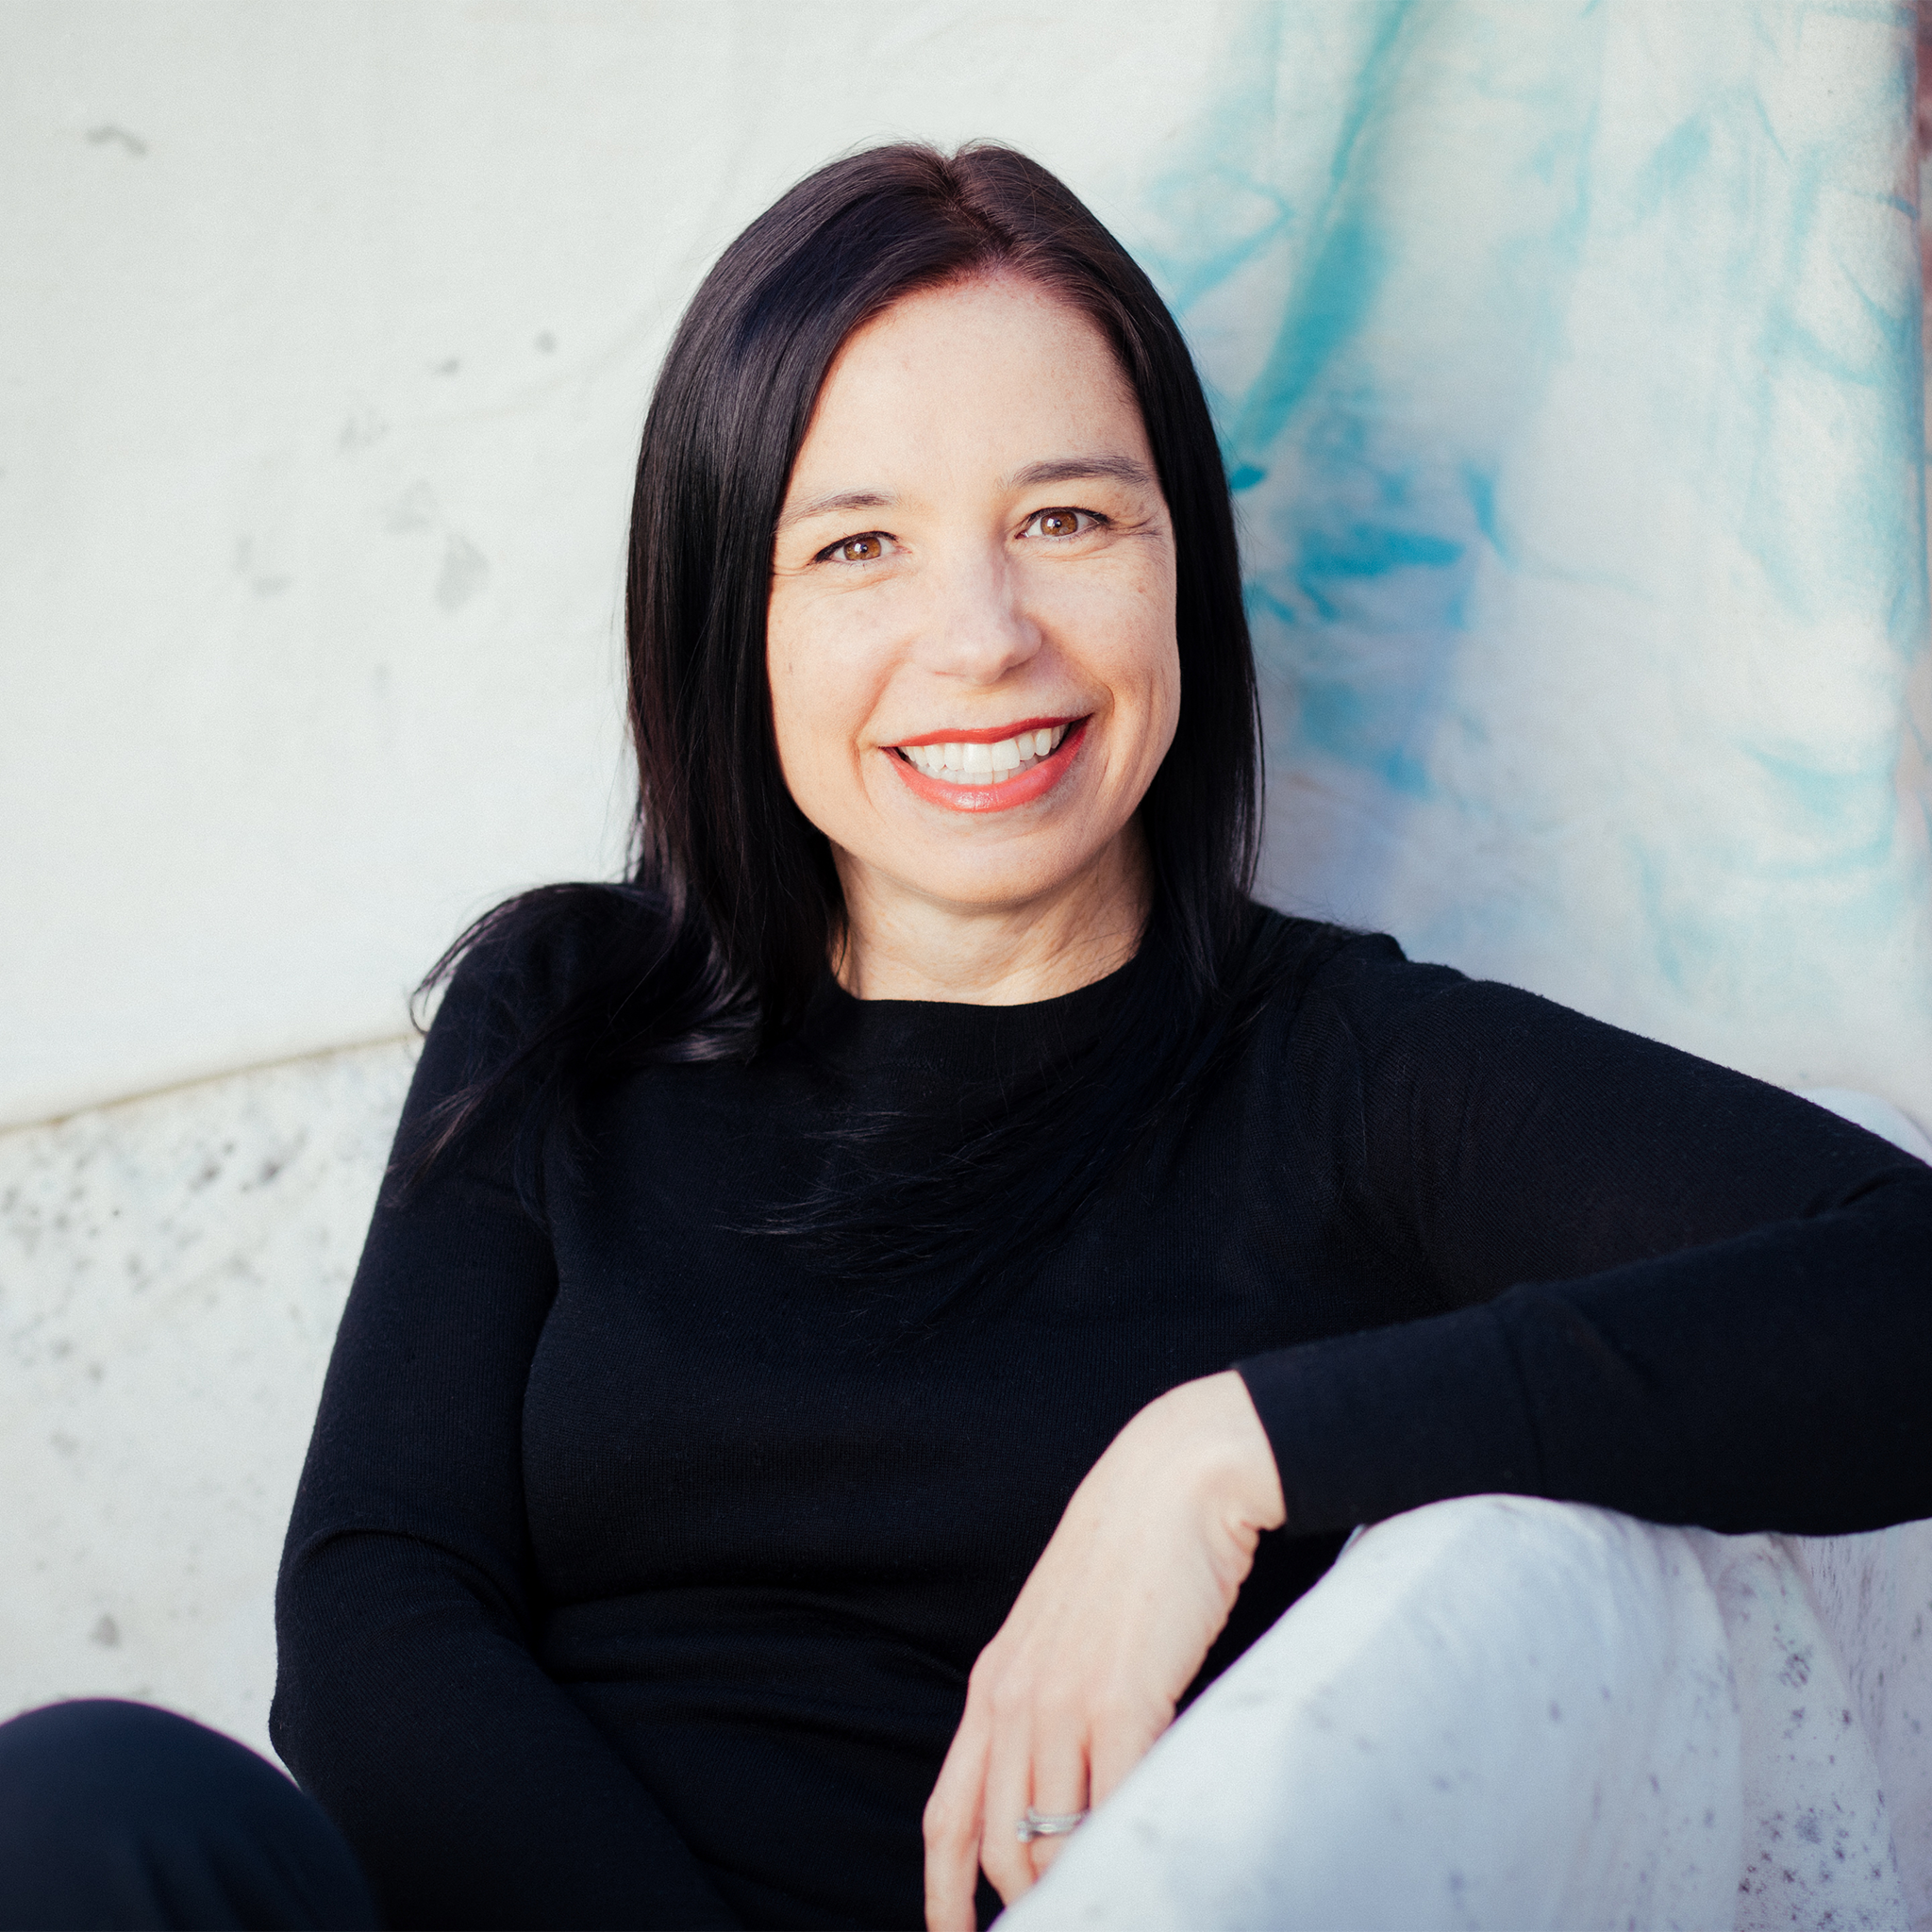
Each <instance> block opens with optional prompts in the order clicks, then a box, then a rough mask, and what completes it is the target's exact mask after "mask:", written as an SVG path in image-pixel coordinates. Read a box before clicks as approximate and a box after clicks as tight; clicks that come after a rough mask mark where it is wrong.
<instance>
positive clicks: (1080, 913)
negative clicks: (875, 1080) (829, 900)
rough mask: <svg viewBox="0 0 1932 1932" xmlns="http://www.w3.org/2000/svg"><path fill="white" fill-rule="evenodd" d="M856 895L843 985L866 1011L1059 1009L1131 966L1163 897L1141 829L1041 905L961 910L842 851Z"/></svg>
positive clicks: (850, 893) (838, 967) (842, 866)
mask: <svg viewBox="0 0 1932 1932" xmlns="http://www.w3.org/2000/svg"><path fill="white" fill-rule="evenodd" d="M834 857H835V858H836V859H837V862H838V866H839V879H840V883H841V886H842V887H843V888H844V893H845V914H846V930H845V937H844V943H843V945H842V946H841V949H840V951H839V953H838V955H837V956H836V958H834V961H833V965H834V970H835V971H836V973H837V974H838V978H839V984H840V985H841V986H842V987H843V988H844V989H845V991H847V992H849V993H851V994H852V995H853V997H854V998H856V999H861V1000H944V1001H950V1002H953V1003H956V1004H958V1005H963V1006H975V1007H1018V1006H1024V1005H1026V1004H1028V1003H1029V1002H1031V1001H1034V1000H1051V999H1058V997H1059V996H1060V995H1061V994H1062V993H1069V992H1074V991H1078V990H1079V989H1080V988H1081V987H1083V986H1091V984H1092V983H1093V982H1094V981H1095V980H1096V979H1105V978H1106V977H1107V975H1108V974H1109V973H1112V972H1115V971H1117V970H1118V969H1119V968H1120V967H1123V966H1124V965H1125V964H1126V963H1127V961H1128V960H1129V959H1131V958H1133V957H1134V954H1135V953H1136V952H1137V951H1138V950H1139V948H1140V944H1141V928H1142V927H1143V926H1144V925H1145V924H1146V923H1147V909H1148V905H1149V901H1150V898H1151V888H1150V881H1149V876H1148V864H1147V848H1146V844H1145V841H1143V839H1142V838H1141V824H1140V821H1139V820H1138V819H1135V820H1133V821H1131V822H1130V823H1129V824H1127V826H1126V828H1125V829H1124V831H1123V832H1122V833H1121V835H1120V837H1119V838H1118V839H1116V840H1114V841H1113V842H1112V843H1111V844H1109V845H1108V847H1107V849H1106V850H1105V851H1104V852H1102V853H1101V854H1099V855H1098V857H1097V858H1095V859H1094V861H1093V863H1092V864H1091V866H1090V867H1089V868H1088V869H1087V870H1086V871H1084V872H1082V873H1081V874H1079V875H1078V876H1076V877H1074V878H1073V879H1069V880H1067V881H1065V882H1064V883H1063V884H1061V885H1059V886H1057V887H1055V888H1053V889H1052V890H1051V891H1047V892H1043V893H1041V894H1040V895H1039V896H1037V897H1035V898H1032V899H1027V900H1023V901H1020V902H1017V903H1012V904H1003V905H997V906H984V907H982V906H960V905H958V904H956V903H953V902H950V901H946V900H936V899H929V898H926V897H924V895H922V894H920V893H919V892H916V891H912V890H911V889H909V888H908V887H905V886H903V885H900V884H898V883H897V882H894V881H891V880H887V879H882V878H880V877H879V876H878V875H877V874H875V873H874V872H873V871H872V870H871V869H870V868H868V867H866V866H863V865H860V864H859V863H858V861H857V860H855V859H853V858H851V857H850V856H849V855H848V854H846V853H844V852H841V851H839V850H838V849H837V848H836V847H835V848H834Z"/></svg>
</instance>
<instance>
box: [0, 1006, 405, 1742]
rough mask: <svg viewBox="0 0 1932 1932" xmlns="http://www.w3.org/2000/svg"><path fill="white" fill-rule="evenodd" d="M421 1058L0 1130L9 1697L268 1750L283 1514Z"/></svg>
mask: <svg viewBox="0 0 1932 1932" xmlns="http://www.w3.org/2000/svg"><path fill="white" fill-rule="evenodd" d="M412 1059H413V1054H412V1050H411V1046H410V1045H409V1044H408V1043H406V1042H403V1041H391V1042H388V1043H386V1044H383V1045H379V1046H371V1047H363V1048H360V1049H358V1050H356V1051H352V1052H344V1053H336V1054H327V1055H324V1056H321V1057H319V1058H313V1059H308V1060H303V1061H298V1062H296V1063H294V1064H292V1065H289V1066H281V1067H268V1068H263V1069H261V1070H259V1071H257V1072H254V1073H248V1074H238V1075H235V1076H233V1077H231V1078H228V1079H225V1080H214V1081H209V1082H208V1083H206V1084H204V1085H201V1086H196V1087H188V1088H183V1089H181V1090H180V1091H176V1092H173V1093H165V1094H159V1095H157V1096H155V1097H153V1098H151V1099H147V1100H140V1101H134V1102H131V1103H129V1104H127V1105H125V1106H121V1107H111V1108H103V1109H101V1110H99V1111H97V1112H92V1113H84V1114H79V1115H76V1116H75V1118H74V1119H72V1120H68V1121H64V1122H62V1123H60V1124H58V1125H57V1126H51V1127H31V1128H25V1129H18V1130H16V1131H14V1132H12V1133H8V1134H4V1135H0V1390H4V1394H0V1497H4V1499H5V1503H4V1512H5V1525H6V1527H5V1535H4V1538H0V1542H4V1545H5V1549H6V1553H7V1554H6V1560H5V1566H4V1577H0V1716H6V1715H11V1714H12V1712H14V1711H16V1710H20V1709H24V1708H27V1707H31V1706H33V1705H36V1704H42V1703H46V1702H48V1701H49V1700H51V1699H53V1698H56V1697H75V1696H85V1695H112V1696H125V1697H141V1698H146V1699H148V1700H150V1701H152V1702H154V1703H158V1704H163V1705H166V1706H168V1707H171V1708H173V1709H175V1710H180V1711H185V1712H186V1713H187V1714H188V1715H190V1716H191V1717H197V1718H200V1719H202V1720H203V1721H204V1722H206V1723H208V1724H214V1725H216V1726H217V1727H218V1728H219V1729H222V1730H225V1731H226V1732H228V1733H229V1734H230V1735H232V1736H234V1737H237V1738H240V1739H242V1741H243V1742H245V1743H248V1744H251V1745H253V1746H254V1747H255V1748H256V1749H257V1750H258V1751H263V1752H266V1751H267V1750H268V1748H269V1746H268V1729H267V1726H268V1701H269V1695H270V1692H271V1691H272V1689H273V1686H274V1674H275V1634H274V1627H273V1621H272V1620H273V1607H274V1606H273V1596H274V1590H275V1565H276V1562H277V1560H278V1558H279V1557H280V1554H281V1541H282V1532H283V1530H284V1528H285V1527H286V1525H287V1522H288V1514H289V1506H290V1504H291V1501H292V1500H293V1497H294V1493H295V1479H296V1476H297V1474H299V1473H300V1470H301V1464H302V1457H303V1453H304V1451H305V1450H306V1449H307V1447H308V1431H309V1427H310V1425H311V1424H312V1423H313V1421H314V1416H315V1405H316V1399H317V1397H318V1396H319V1394H320V1393H321V1390H322V1376H323V1371H324V1369H325V1366H326V1364H327V1361H328V1352H329V1347H330V1345H331V1343H332V1342H333V1341H334V1339H335V1330H336V1323H337V1321H338V1319H339V1318H340V1316H341V1307H342V1301H343V1298H344V1296H345V1295H346V1294H347V1292H348V1287H349V1278H350V1275H351V1274H352V1273H353V1272H354V1269H355V1264H356V1257H357V1255H358V1252H359V1250H360V1246H361V1241H362V1232H363V1229H364V1227H365V1226H366V1225H367V1223H368V1219H369V1213H370V1209H371V1208H372V1207H373V1206H374V1204H375V1189H376V1184H377V1182H378V1180H379V1179H380V1177H381V1174H382V1168H383V1163H384V1161H385V1159H386V1158H387V1157H388V1152H389V1142H390V1137H391V1134H392V1133H393V1131H394V1127H395V1116H396V1113H397V1110H398V1109H399V1108H400V1107H401V1105H402V1097H403V1091H404V1089H405V1087H406V1086H407V1084H408V1074H409V1069H410V1066H411V1064H412Z"/></svg>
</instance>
